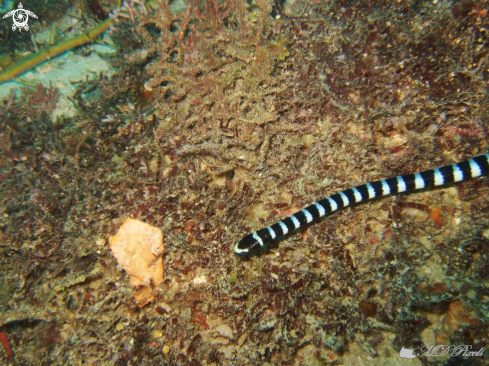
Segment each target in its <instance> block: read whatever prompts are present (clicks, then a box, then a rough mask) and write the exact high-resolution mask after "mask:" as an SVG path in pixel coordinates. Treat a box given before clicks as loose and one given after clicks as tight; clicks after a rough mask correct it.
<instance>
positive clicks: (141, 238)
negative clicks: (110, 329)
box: [109, 219, 165, 306]
mask: <svg viewBox="0 0 489 366" xmlns="http://www.w3.org/2000/svg"><path fill="white" fill-rule="evenodd" d="M109 243H110V248H111V249H112V253H113V254H114V257H115V258H116V259H117V262H118V263H119V264H120V265H121V266H122V268H124V270H125V271H126V272H127V273H129V275H130V276H131V280H130V282H129V283H130V285H131V286H133V287H134V288H135V291H136V293H135V295H134V298H135V299H136V302H137V303H138V305H139V306H144V305H146V304H147V303H148V302H150V301H151V300H153V298H154V296H153V285H154V286H156V287H157V286H158V285H160V284H161V282H162V281H163V259H162V256H161V254H162V253H163V251H164V249H165V248H164V247H163V232H162V231H161V229H159V228H157V227H154V226H151V225H149V224H147V223H144V222H141V221H139V220H134V219H127V220H126V221H125V222H124V223H123V224H122V226H121V227H120V228H119V231H118V232H117V234H116V235H114V236H112V237H110V240H109Z"/></svg>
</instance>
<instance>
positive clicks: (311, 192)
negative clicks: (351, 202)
mask: <svg viewBox="0 0 489 366" xmlns="http://www.w3.org/2000/svg"><path fill="white" fill-rule="evenodd" d="M485 7H486V6H485V3H482V2H475V1H474V2H473V1H462V2H456V3H454V2H448V1H447V2H441V1H429V2H428V1H426V2H421V1H415V0H408V1H402V2H400V1H399V2H398V1H396V2H391V1H379V2H375V3H372V2H371V1H362V0H354V1H349V2H345V1H336V2H327V1H316V0H314V1H306V0H297V1H287V2H281V1H278V2H276V1H265V0H257V1H250V2H239V1H225V2H224V1H218V0H207V1H188V6H187V7H185V8H184V10H183V11H181V12H177V11H174V10H173V8H172V6H171V5H169V4H168V2H165V1H161V2H155V3H154V5H149V4H148V2H147V3H146V10H147V14H146V13H145V12H144V10H143V9H142V8H141V7H138V6H136V7H134V8H131V12H133V16H134V20H135V21H134V23H133V22H132V19H122V18H120V19H119V22H118V23H117V24H116V31H115V32H113V34H112V37H113V41H114V44H115V45H116V46H117V48H118V49H119V52H120V54H119V57H117V58H114V59H113V60H112V62H113V65H114V68H115V69H116V70H117V73H116V74H115V75H114V76H113V77H110V78H108V77H106V76H105V75H100V77H99V78H97V79H95V80H87V81H84V82H82V83H79V84H78V85H77V87H78V91H77V93H76V94H75V95H74V96H73V98H72V100H73V103H74V104H75V105H76V107H77V108H78V110H79V112H80V113H79V115H77V116H76V117H73V118H59V119H58V120H57V121H56V123H54V121H52V119H51V115H50V114H48V113H41V112H39V113H38V114H34V117H33V119H32V118H30V117H29V119H32V120H31V121H29V120H28V119H27V118H26V116H25V115H24V114H23V113H22V112H21V111H22V110H23V109H24V107H25V101H24V98H22V97H19V96H15V97H14V96H13V95H12V96H11V97H10V98H7V99H6V100H5V101H4V102H3V103H2V104H0V116H1V117H2V118H1V119H0V174H1V176H0V256H1V265H2V273H4V280H3V281H1V282H0V293H2V294H6V296H7V299H5V300H3V299H1V300H0V332H3V333H5V335H6V336H7V337H8V339H9V341H10V344H11V346H12V351H13V353H14V356H13V357H14V359H15V362H17V363H18V364H25V365H31V364H39V363H40V362H39V361H40V360H41V362H43V363H45V364H59V365H62V364H77V363H82V361H83V362H85V363H87V364H98V363H101V364H104V363H105V364H113V365H155V364H161V365H183V364H186V365H229V364H236V365H249V364H260V365H305V364H307V365H325V364H345V365H350V364H360V363H362V364H366V365H377V364H381V363H385V364H394V363H395V362H398V361H399V356H398V355H399V350H400V349H402V347H405V348H415V347H419V346H420V345H422V344H427V343H430V344H454V345H462V344H465V345H470V346H472V347H473V349H476V350H478V349H480V348H482V347H487V342H488V341H487V321H488V318H489V314H488V311H489V308H488V302H487V299H488V296H489V294H488V291H487V288H488V286H487V283H488V280H489V265H488V263H489V262H488V261H487V259H488V258H489V245H488V244H489V216H488V212H489V188H488V186H487V178H483V179H480V180H477V181H473V182H467V183H463V184H460V185H454V186H451V187H448V188H443V189H436V190H433V191H427V192H420V193H416V194H411V195H406V196H395V197H389V198H385V199H382V200H378V201H374V202H370V203H368V204H365V205H359V206H356V207H352V208H349V209H347V210H344V211H342V212H339V213H337V214H335V215H333V216H331V217H328V218H326V219H324V220H321V221H320V222H319V223H317V224H316V225H313V226H311V227H310V228H308V229H307V230H304V231H303V232H300V233H297V234H296V235H293V236H291V237H290V238H288V239H286V240H284V241H282V242H280V243H278V244H276V246H275V247H273V248H270V250H269V251H268V252H265V253H263V254H262V255H261V256H258V257H253V258H251V259H249V260H242V259H240V258H237V257H235V256H234V255H233V254H232V250H231V248H232V245H233V244H234V243H235V242H236V241H237V240H239V239H240V238H241V237H242V236H243V235H245V234H247V233H249V232H251V231H252V230H254V229H257V228H259V227H263V226H265V225H268V224H270V223H273V222H275V221H276V220H277V219H278V218H279V217H285V216H287V215H289V214H290V213H292V212H294V211H295V210H297V209H300V208H301V207H303V206H305V205H307V204H309V203H312V202H314V201H316V200H317V199H319V198H322V197H326V196H328V195H330V194H332V193H335V192H338V191H340V190H342V189H345V188H348V187H352V186H355V185H358V184H361V183H364V182H368V181H373V180H378V179H382V178H388V177H393V176H397V175H401V174H406V173H411V172H415V171H420V170H426V169H430V168H435V167H438V166H442V165H445V164H450V163H452V162H456V161H460V160H464V159H465V158H469V157H472V156H475V155H478V154H480V153H482V152H485V151H487V131H488V127H489V115H488V110H489V108H488V99H487V80H488V77H489V72H488V71H487V47H488V43H489V39H488V37H487V32H486V29H487V27H488V26H489V18H488V17H487V12H485ZM107 10H110V8H109V9H105V11H107ZM129 17H130V16H129ZM144 86H145V89H144V90H150V89H151V90H152V92H153V93H152V95H151V97H148V96H145V95H144V92H143V91H142V90H143V89H142V88H143V87H144ZM54 94H55V93H54V91H53V93H51V94H49V93H48V92H47V91H46V92H45V93H44V95H45V96H46V95H51V96H53V97H54ZM53 102H54V100H53ZM43 105H45V104H36V105H33V106H32V108H34V109H39V110H40V109H41V108H42V106H43ZM120 217H128V218H131V219H135V220H136V219H137V220H140V221H143V222H145V223H148V224H150V225H152V226H154V227H158V228H161V230H162V231H163V233H164V235H165V238H167V239H166V249H165V254H164V256H163V262H164V268H165V277H164V280H163V282H162V284H161V288H162V291H161V292H157V293H156V294H154V296H155V298H154V300H153V302H151V303H150V304H148V305H147V306H145V307H139V306H138V304H137V303H136V302H135V300H134V298H133V292H132V289H131V288H130V287H128V286H126V284H127V283H128V282H129V279H128V278H126V276H128V274H127V273H126V272H125V271H118V270H117V265H118V262H117V260H116V259H115V258H114V257H113V255H112V253H111V250H110V248H109V246H108V245H105V244H104V241H106V239H108V238H109V237H111V236H114V235H116V232H117V230H118V229H119V224H120V221H119V218H120ZM487 357H488V356H487V355H484V356H482V357H473V358H470V359H467V358H463V357H462V356H458V357H455V358H453V360H451V361H447V362H453V364H454V363H457V362H458V363H459V364H463V363H464V362H465V363H466V364H468V363H467V362H471V364H472V365H482V364H484V363H487ZM417 361H419V362H420V363H424V364H429V363H430V362H433V360H432V359H430V358H429V357H421V358H419V359H418V360H417ZM0 362H1V363H5V364H7V363H8V362H9V360H8V356H7V354H6V352H3V353H2V354H0Z"/></svg>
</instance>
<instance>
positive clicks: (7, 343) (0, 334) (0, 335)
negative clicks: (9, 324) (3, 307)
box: [0, 332, 14, 358]
mask: <svg viewBox="0 0 489 366" xmlns="http://www.w3.org/2000/svg"><path fill="white" fill-rule="evenodd" d="M0 342H2V344H3V347H4V348H5V351H7V354H8V356H9V358H10V357H13V356H14V353H13V352H12V347H11V346H10V341H9V339H8V337H7V335H6V334H5V333H4V332H0Z"/></svg>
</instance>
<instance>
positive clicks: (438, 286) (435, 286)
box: [430, 282, 445, 293]
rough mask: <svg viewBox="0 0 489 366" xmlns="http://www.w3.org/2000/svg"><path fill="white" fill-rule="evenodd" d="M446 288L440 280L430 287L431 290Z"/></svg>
mask: <svg viewBox="0 0 489 366" xmlns="http://www.w3.org/2000/svg"><path fill="white" fill-rule="evenodd" d="M444 290H445V284H443V283H441V282H438V283H436V284H435V285H434V286H433V287H431V288H430V292H431V293H433V292H443V291H444Z"/></svg>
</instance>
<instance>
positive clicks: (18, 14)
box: [3, 3, 37, 31]
mask: <svg viewBox="0 0 489 366" xmlns="http://www.w3.org/2000/svg"><path fill="white" fill-rule="evenodd" d="M29 15H30V16H31V17H33V18H36V19H37V15H36V14H34V13H33V12H32V11H30V10H26V9H24V7H23V6H22V3H19V8H18V9H14V10H11V11H9V12H8V13H7V14H5V15H4V16H3V19H5V18H8V17H9V16H12V20H13V22H14V25H12V30H13V31H14V30H16V29H17V28H19V31H21V30H22V28H23V29H25V30H26V31H28V30H29V24H27V22H28V21H29Z"/></svg>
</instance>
